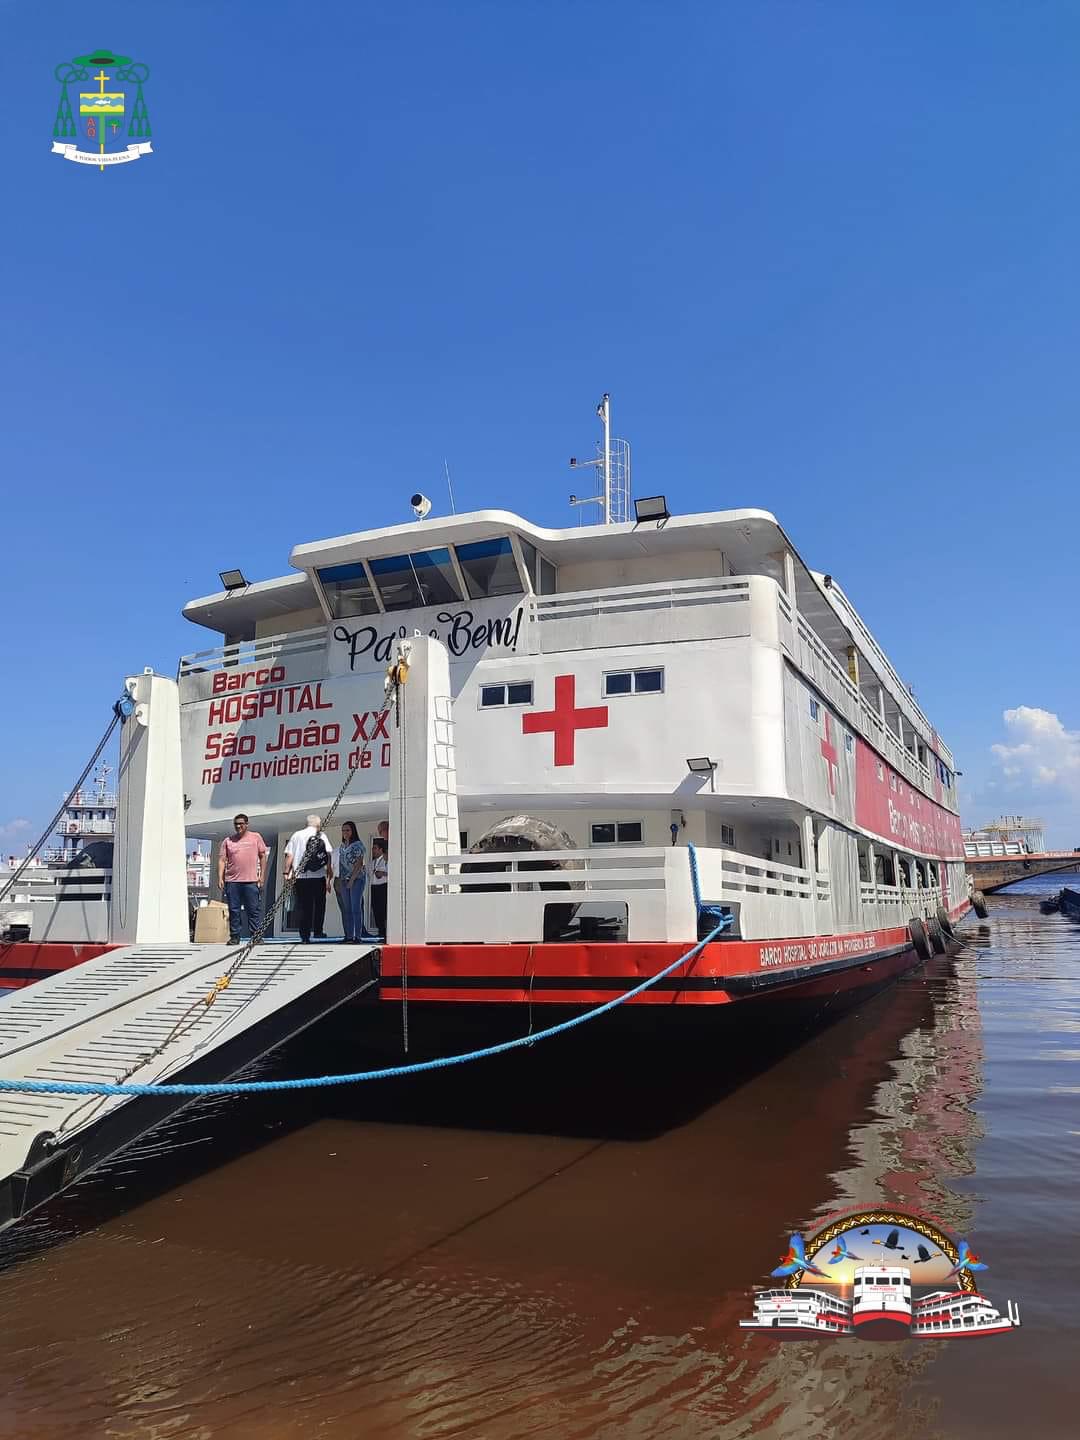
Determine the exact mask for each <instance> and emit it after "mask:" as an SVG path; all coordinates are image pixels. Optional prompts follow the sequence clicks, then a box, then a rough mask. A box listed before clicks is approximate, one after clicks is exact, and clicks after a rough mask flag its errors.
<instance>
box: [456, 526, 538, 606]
mask: <svg viewBox="0 0 1080 1440" xmlns="http://www.w3.org/2000/svg"><path fill="white" fill-rule="evenodd" d="M454 550H455V553H456V555H457V558H458V564H459V565H460V566H461V571H462V574H463V575H464V576H465V584H466V585H467V586H468V589H469V596H468V598H469V599H470V600H488V599H491V598H492V597H494V596H496V595H520V594H521V593H522V591H521V575H520V574H519V573H518V567H517V561H516V560H515V559H514V548H513V546H512V545H511V544H510V541H509V538H508V537H507V536H505V535H501V536H499V537H498V538H497V539H495V540H475V541H473V542H472V543H470V544H468V545H455V547H454Z"/></svg>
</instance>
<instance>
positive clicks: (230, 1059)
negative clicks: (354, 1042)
mask: <svg viewBox="0 0 1080 1440" xmlns="http://www.w3.org/2000/svg"><path fill="white" fill-rule="evenodd" d="M376 952H377V947H375V946H371V945H340V944H333V945H319V944H317V943H316V944H310V945H299V944H296V945H289V944H281V943H270V944H264V945H259V946H256V947H255V949H253V950H252V951H251V953H250V955H248V957H247V958H246V959H245V961H244V963H243V965H242V966H241V968H240V969H239V970H238V971H237V972H236V974H235V975H234V976H233V978H232V979H231V981H230V983H229V985H228V987H227V988H226V989H223V990H221V991H220V992H219V993H217V994H216V995H215V998H214V1001H213V1003H212V1004H210V1005H206V1004H205V1003H203V1002H205V999H206V997H207V995H208V994H210V992H211V991H213V990H214V988H215V982H216V981H217V980H218V978H219V977H220V976H221V975H222V974H223V973H224V971H225V969H226V968H227V965H228V963H229V961H230V960H231V959H234V958H235V956H236V947H235V946H233V947H229V946H227V945H189V944H176V945H164V944H155V945H130V946H125V947H124V948H123V949H119V950H113V951H111V952H109V953H108V954H106V955H101V956H99V957H98V958H97V959H94V960H88V961H86V963H85V964H82V965H79V966H78V967H77V968H75V969H73V970H68V971H65V972H64V973H63V974H62V975H55V976H52V977H51V978H49V979H47V980H41V981H39V982H38V983H37V984H36V985H32V986H30V987H29V988H27V989H25V990H21V991H18V992H17V993H16V994H14V995H12V996H11V997H10V998H9V999H6V1000H4V1001H2V1002H0V1076H2V1077H3V1078H4V1079H10V1080H61V1081H97V1082H106V1083H115V1082H117V1081H121V1080H123V1081H125V1082H127V1081H130V1082H133V1083H138V1084H159V1083H164V1082H166V1081H174V1082H177V1081H181V1080H182V1081H185V1082H195V1083H198V1082H211V1081H221V1080H226V1079H228V1078H229V1076H230V1075H234V1074H235V1073H236V1072H237V1071H238V1070H240V1069H241V1068H242V1067H243V1066H244V1065H246V1064H248V1063H249V1062H250V1061H252V1060H254V1059H256V1058H257V1057H258V1056H260V1055H264V1054H266V1052H267V1051H268V1050H272V1049H274V1048H275V1046H277V1045H280V1044H281V1043H282V1042H283V1041H285V1040H287V1039H289V1037H290V1036H292V1035H295V1034H297V1032H298V1031H300V1030H303V1029H305V1028H306V1027H307V1026H308V1025H311V1024H312V1023H313V1022H314V1021H316V1020H318V1019H320V1018H321V1017H322V1016H323V1015H326V1014H328V1013H329V1012H330V1011H331V1010H334V1009H336V1008H337V1007H338V1006H339V1005H341V1004H343V1003H344V1002H345V1001H347V1000H349V999H352V998H353V997H355V996H358V995H361V994H362V993H363V992H364V991H365V990H372V992H373V993H374V987H375V985H376V981H375V980H374V979H373V957H374V955H375V954H376ZM185 1017H186V1019H185ZM182 1019H184V1024H183V1026H182V1027H181V1028H179V1030H178V1021H181V1020H182ZM174 1031H178V1033H176V1034H175V1035H173V1032H174ZM170 1037H171V1038H170ZM155 1052H156V1053H155ZM150 1056H152V1058H147V1057H150ZM190 1103H191V1101H190V1099H189V1098H188V1097H185V1096H162V1097H161V1099H157V1098H156V1097H141V1096H126V1095H114V1096H88V1095H39V1094H20V1093H18V1092H14V1091H12V1092H3V1093H0V1229H3V1228H4V1227H6V1226H7V1225H10V1224H12V1223H13V1222H14V1221H15V1220H18V1219H19V1218H20V1216H22V1215H25V1214H26V1213H27V1212H28V1211H29V1210H32V1209H34V1208H35V1207H36V1206H38V1205H40V1204H42V1203H43V1202H44V1201H46V1200H48V1199H49V1198H50V1197H51V1196H53V1195H55V1194H56V1193H57V1192H58V1191H59V1190H62V1189H64V1188H65V1187H66V1186H67V1185H70V1184H71V1183H72V1182H73V1181H74V1180H76V1179H78V1177H79V1176H80V1175H83V1174H85V1173H86V1172H87V1171H88V1170H92V1169H93V1168H94V1167H95V1166H96V1165H99V1164H100V1163H101V1162H102V1161H103V1160H105V1159H107V1158H108V1156H110V1155H112V1154H114V1153H115V1152H116V1151H117V1150H119V1149H120V1148H121V1147H122V1146H124V1145H126V1144H128V1143H129V1142H130V1141H131V1140H133V1139H135V1138H136V1137H137V1136H138V1135H140V1134H142V1133H144V1132H145V1131H147V1130H149V1129H151V1128H152V1127H153V1126H155V1125H157V1124H159V1123H160V1122H161V1121H162V1120H163V1119H165V1118H166V1117H167V1116H169V1115H170V1114H172V1113H173V1112H174V1111H176V1110H178V1109H180V1108H181V1107H182V1106H183V1105H185V1104H190Z"/></svg>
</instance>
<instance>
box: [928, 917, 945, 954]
mask: <svg viewBox="0 0 1080 1440" xmlns="http://www.w3.org/2000/svg"><path fill="white" fill-rule="evenodd" d="M923 924H924V925H925V927H926V933H927V936H928V937H929V939H930V944H931V945H932V946H933V948H934V954H935V955H944V954H945V951H946V950H947V949H948V948H949V947H948V944H947V942H946V940H945V935H944V933H943V931H942V929H941V926H940V925H939V924H938V919H937V916H936V915H928V916H927V917H926V919H925V920H924V921H923Z"/></svg>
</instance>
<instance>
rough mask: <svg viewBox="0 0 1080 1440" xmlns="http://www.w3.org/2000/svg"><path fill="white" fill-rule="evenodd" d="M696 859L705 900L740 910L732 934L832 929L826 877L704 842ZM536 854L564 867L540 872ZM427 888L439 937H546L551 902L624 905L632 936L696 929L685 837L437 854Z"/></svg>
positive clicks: (611, 908)
mask: <svg viewBox="0 0 1080 1440" xmlns="http://www.w3.org/2000/svg"><path fill="white" fill-rule="evenodd" d="M697 859H698V875H699V880H700V887H701V899H702V902H703V903H704V904H706V905H719V906H722V907H724V908H727V909H730V910H731V911H732V913H733V915H734V916H735V928H734V930H733V931H732V932H731V933H732V937H733V938H736V937H741V938H743V939H747V940H758V939H779V938H783V937H786V936H800V935H815V934H829V933H831V931H832V928H833V926H832V903H831V890H830V885H829V881H828V877H827V876H825V875H818V876H816V877H815V876H812V875H811V874H810V872H809V871H807V870H802V869H799V868H797V867H796V866H793V865H782V864H780V863H779V862H775V861H771V860H761V859H759V858H757V857H755V856H753V855H740V854H739V853H738V852H737V851H733V850H714V849H698V850H697ZM538 863H540V864H544V863H548V864H554V865H556V866H559V867H562V868H558V869H547V870H540V871H537V869H536V868H535V867H536V866H537V864H538ZM466 866H467V867H468V870H464V869H463V867H466ZM496 887H498V888H496ZM427 892H428V893H427V908H428V934H429V937H430V938H431V940H432V941H434V942H443V943H454V942H464V941H483V940H504V941H535V940H540V939H542V938H543V935H544V910H545V908H546V907H547V906H549V905H562V906H566V907H567V908H568V910H572V911H573V914H574V915H575V916H576V917H577V918H578V920H579V922H581V921H584V920H587V919H588V918H589V916H590V915H604V914H607V915H612V914H614V913H617V910H618V907H621V906H622V905H625V906H626V907H627V926H626V932H625V934H626V938H627V939H630V940H678V941H693V940H695V939H696V938H697V914H696V910H695V907H694V902H693V889H692V883H691V879H690V857H689V855H688V854H687V851H686V850H685V848H683V847H681V846H678V847H674V846H665V847H662V848H661V847H656V848H652V847H642V848H640V849H639V848H634V849H631V848H629V847H627V848H626V849H622V848H619V849H615V850H556V851H550V852H535V851H521V852H514V853H509V854H505V853H504V854H496V855H448V856H430V857H429V858H428V881H427ZM583 933H584V932H583Z"/></svg>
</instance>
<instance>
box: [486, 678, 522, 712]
mask: <svg viewBox="0 0 1080 1440" xmlns="http://www.w3.org/2000/svg"><path fill="white" fill-rule="evenodd" d="M532 703H533V682H532V681H531V680H510V681H507V683H506V684H500V685H481V686H480V709H481V710H491V709H494V707H495V706H497V705H531V704H532Z"/></svg>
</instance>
